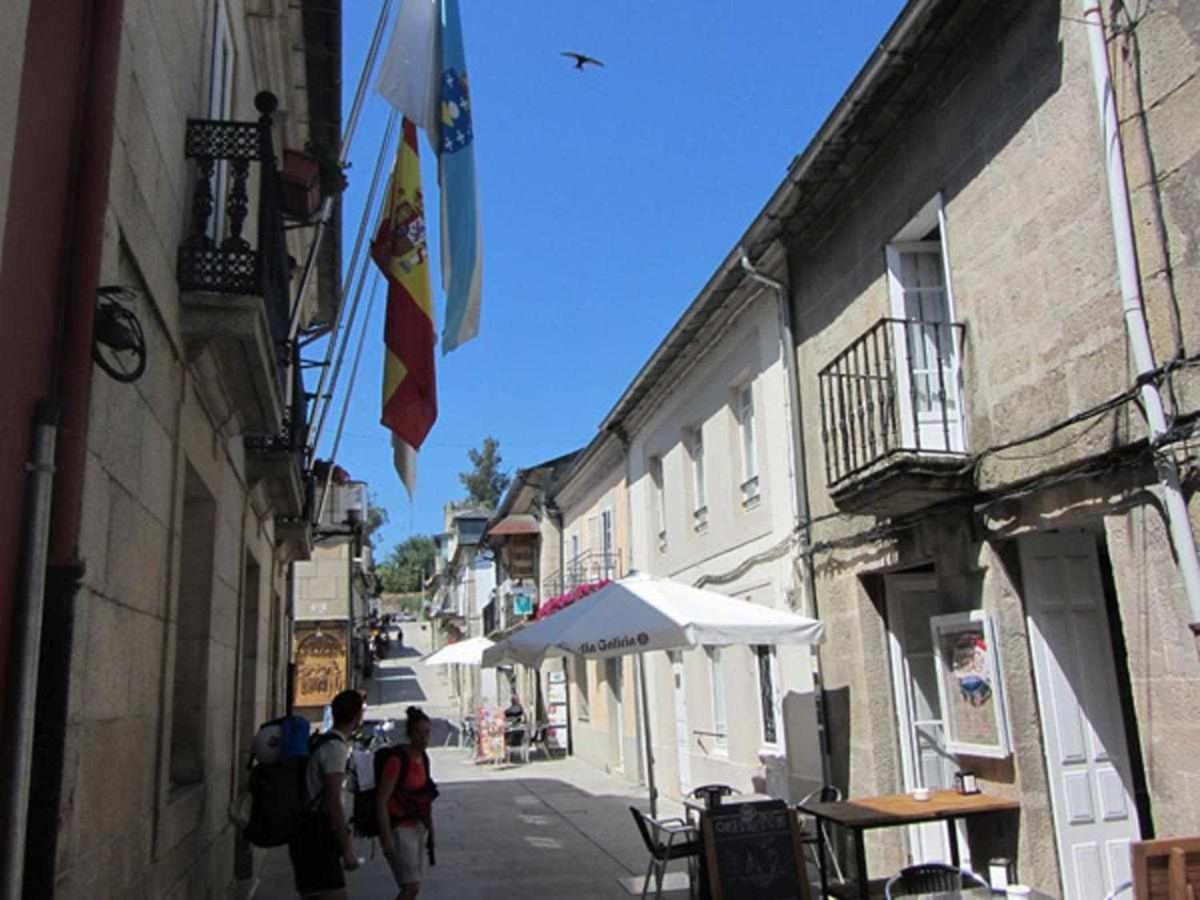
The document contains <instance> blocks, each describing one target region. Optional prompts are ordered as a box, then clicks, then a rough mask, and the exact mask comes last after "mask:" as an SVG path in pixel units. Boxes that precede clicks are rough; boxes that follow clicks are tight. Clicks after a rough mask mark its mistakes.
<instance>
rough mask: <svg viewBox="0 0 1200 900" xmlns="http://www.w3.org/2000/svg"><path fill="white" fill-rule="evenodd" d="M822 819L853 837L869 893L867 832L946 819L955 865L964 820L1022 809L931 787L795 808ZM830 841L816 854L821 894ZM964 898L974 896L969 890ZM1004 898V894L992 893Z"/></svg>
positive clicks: (861, 888)
mask: <svg viewBox="0 0 1200 900" xmlns="http://www.w3.org/2000/svg"><path fill="white" fill-rule="evenodd" d="M796 809H797V810H799V811H800V812H802V813H807V814H808V815H810V816H813V817H814V818H816V819H817V820H818V824H819V823H820V822H821V821H825V822H832V823H833V824H835V825H840V826H841V827H842V828H845V829H847V830H848V831H850V833H851V834H852V835H853V836H854V857H855V865H857V867H858V894H859V897H861V898H863V900H865V898H866V897H867V895H868V890H869V886H870V885H869V882H868V881H867V856H866V848H865V846H864V845H865V841H864V839H863V833H864V832H865V831H867V830H868V829H870V828H895V827H898V826H906V825H917V824H919V823H921V822H937V821H943V820H944V821H945V822H946V830H947V832H948V834H949V836H950V864H951V865H953V866H956V867H957V866H958V865H959V854H958V828H957V827H956V824H955V823H956V822H957V820H959V819H965V818H969V817H971V816H981V815H987V814H989V813H997V812H1009V811H1012V810H1015V809H1020V804H1019V803H1017V802H1016V801H1015V800H1004V799H1002V798H1000V797H996V796H993V795H990V794H982V793H980V794H960V793H958V792H957V791H930V792H929V799H928V800H917V799H916V798H914V797H913V796H912V795H910V794H884V795H882V796H879V797H851V798H850V799H848V800H842V801H837V802H832V803H822V802H820V801H817V800H813V801H811V802H808V803H802V804H799V805H798V806H797V807H796ZM825 853H826V850H825V842H824V841H818V842H817V858H818V860H819V868H820V870H821V893H822V894H823V895H824V894H826V893H828V888H829V882H828V874H827V868H828V863H827V862H826V859H825ZM964 896H967V897H969V896H971V895H970V894H965V895H964ZM991 896H1003V895H991Z"/></svg>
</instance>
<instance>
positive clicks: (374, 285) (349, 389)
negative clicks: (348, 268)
mask: <svg viewBox="0 0 1200 900" xmlns="http://www.w3.org/2000/svg"><path fill="white" fill-rule="evenodd" d="M378 293H379V273H378V272H376V273H375V277H374V279H373V280H372V282H371V295H370V298H369V299H368V300H367V314H366V315H365V316H363V324H362V329H361V330H360V331H359V333H358V346H357V347H356V348H355V350H354V363H353V364H352V365H351V366H350V380H349V381H348V382H347V383H346V399H345V400H344V401H343V403H342V414H341V417H340V418H339V419H338V427H337V431H336V432H335V433H334V436H333V448H332V449H331V450H330V451H329V463H330V464H329V470H328V471H327V472H326V473H325V485H324V487H323V488H322V490H321V502H320V503H319V504H317V515H316V517H315V518H314V519H313V521H314V522H320V521H321V516H322V515H323V514H324V512H325V500H326V498H328V496H329V484H330V482H331V481H332V480H333V469H334V466H333V461H334V460H335V459H337V452H338V448H339V447H340V446H341V443H342V429H344V428H345V427H346V414H347V413H349V412H350V398H351V397H352V396H353V395H354V382H355V380H357V378H358V364H359V363H360V362H362V350H363V344H364V343H365V341H366V337H367V331H368V330H369V329H370V327H371V310H373V309H374V308H375V297H376V295H377V294H378ZM347 333H349V329H347Z"/></svg>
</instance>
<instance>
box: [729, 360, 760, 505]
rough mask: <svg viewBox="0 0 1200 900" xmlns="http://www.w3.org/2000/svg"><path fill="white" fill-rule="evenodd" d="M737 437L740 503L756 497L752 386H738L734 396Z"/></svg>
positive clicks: (756, 462)
mask: <svg viewBox="0 0 1200 900" xmlns="http://www.w3.org/2000/svg"><path fill="white" fill-rule="evenodd" d="M734 401H735V405H734V413H735V415H736V416H737V423H738V437H739V438H740V444H741V450H742V503H743V504H749V503H752V502H753V501H755V500H757V499H758V445H757V443H756V441H755V436H754V387H753V385H751V384H749V383H747V384H744V385H742V386H741V387H739V388H738V389H737V391H736V394H735V397H734Z"/></svg>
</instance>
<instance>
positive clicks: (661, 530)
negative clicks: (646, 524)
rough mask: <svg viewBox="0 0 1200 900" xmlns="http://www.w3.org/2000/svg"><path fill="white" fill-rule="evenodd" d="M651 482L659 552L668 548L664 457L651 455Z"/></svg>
mask: <svg viewBox="0 0 1200 900" xmlns="http://www.w3.org/2000/svg"><path fill="white" fill-rule="evenodd" d="M650 484H651V491H652V492H653V495H654V496H653V498H652V499H653V503H654V522H655V524H656V526H657V528H658V549H659V552H662V551H663V550H666V549H667V497H666V493H665V491H664V489H663V459H662V457H661V456H652V457H650Z"/></svg>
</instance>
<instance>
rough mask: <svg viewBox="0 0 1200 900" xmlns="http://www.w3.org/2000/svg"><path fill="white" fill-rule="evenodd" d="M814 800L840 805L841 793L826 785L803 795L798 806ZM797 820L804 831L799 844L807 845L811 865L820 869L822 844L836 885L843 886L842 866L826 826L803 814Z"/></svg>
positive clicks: (832, 786)
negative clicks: (834, 876)
mask: <svg viewBox="0 0 1200 900" xmlns="http://www.w3.org/2000/svg"><path fill="white" fill-rule="evenodd" d="M814 800H815V801H817V802H818V803H841V802H842V792H841V791H840V790H839V789H838V788H837V787H835V786H834V785H832V784H827V785H825V786H823V787H819V788H817V789H816V790H815V791H813V792H812V793H809V794H805V795H804V797H803V798H801V800H800V805H801V806H803V805H804V804H805V803H811V802H812V801H814ZM799 818H800V825H801V827H802V828H803V829H804V831H805V836H804V837H803V838H801V839H800V842H801V843H802V844H805V845H807V847H808V849H809V852H810V853H812V857H813V865H814V866H816V867H817V868H818V869H819V868H821V846H820V845H821V843H822V842H824V844H825V855H826V858H827V859H829V861H830V862H832V863H833V872H834V874H835V875H836V876H837V881H838V883H839V884H844V883H845V881H846V877H845V876H844V875H843V874H842V866H841V863H839V862H838V857H837V852H836V851H835V849H834V846H833V841H832V840H831V839H830V837H829V831H828V830H827V827H828V826H826V825H825V824H824V823H823V822H821V821H820V820H818V819H817V818H816V817H815V816H809V815H806V814H805V813H804V812H801V813H800V817H799Z"/></svg>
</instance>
